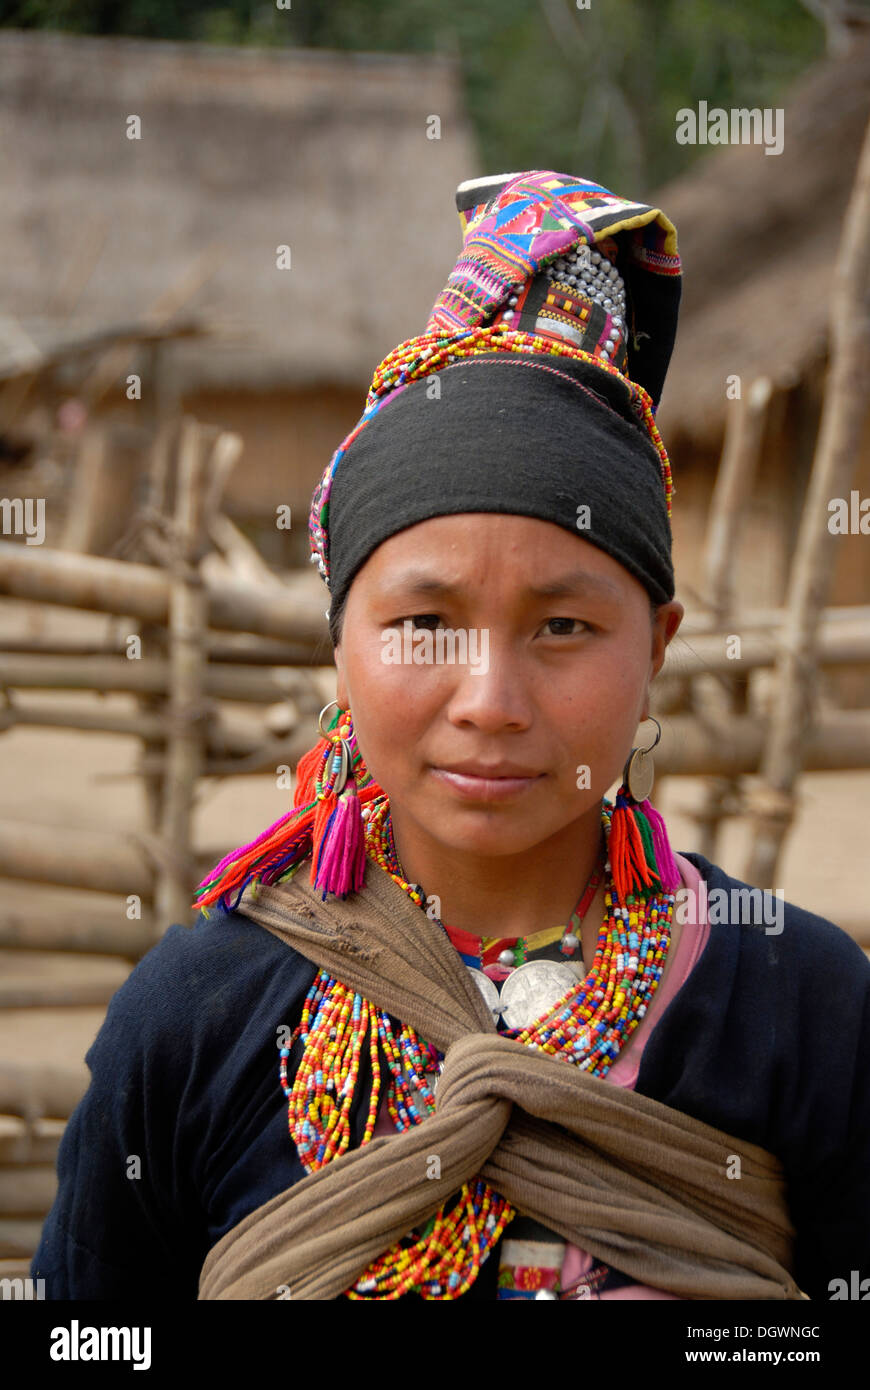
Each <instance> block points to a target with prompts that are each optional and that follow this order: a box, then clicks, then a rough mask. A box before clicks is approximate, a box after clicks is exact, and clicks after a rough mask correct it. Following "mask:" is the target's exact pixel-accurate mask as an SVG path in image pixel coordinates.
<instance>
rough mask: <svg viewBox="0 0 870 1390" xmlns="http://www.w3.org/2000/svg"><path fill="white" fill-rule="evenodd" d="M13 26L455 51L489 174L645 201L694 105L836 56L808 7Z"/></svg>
mask: <svg viewBox="0 0 870 1390" xmlns="http://www.w3.org/2000/svg"><path fill="white" fill-rule="evenodd" d="M0 25H2V26H6V27H12V28H20V29H58V30H65V31H67V32H70V33H78V34H108V35H122V34H123V35H131V36H136V37H140V38H153V39H181V40H184V39H189V40H196V41H199V42H206V43H215V44H258V45H263V46H285V45H287V46H290V47H294V48H328V49H330V48H331V49H339V50H351V51H362V52H368V53H447V54H451V55H453V56H455V57H457V58H458V60H459V62H460V64H461V70H462V76H463V84H464V91H465V102H466V107H467V110H468V113H469V117H470V119H471V122H472V124H473V126H474V128H475V130H476V133H477V139H478V143H479V146H480V152H481V167H482V169H483V170H492V171H498V170H507V169H519V168H558V169H563V170H566V171H574V172H577V173H582V174H584V175H587V176H591V177H593V178H596V179H599V180H600V181H602V182H604V183H606V184H608V185H609V186H610V187H612V188H615V189H630V190H631V192H632V194H633V195H634V196H637V197H643V196H644V195H645V194H646V193H647V192H650V191H651V190H652V189H653V188H654V187H655V186H656V185H657V184H659V183H661V182H663V181H664V180H665V179H668V178H670V177H673V176H674V175H676V174H679V173H681V172H682V171H683V170H684V169H685V168H686V167H687V166H688V165H689V164H690V163H691V162H692V160H693V159H694V158H696V157H697V156H698V155H699V154H703V153H704V148H703V147H700V148H694V147H692V146H685V145H678V144H677V143H676V140H675V138H674V136H675V124H676V122H675V113H676V111H677V110H678V109H679V108H680V107H684V106H696V105H697V103H698V102H699V101H700V100H705V101H707V102H708V103H709V104H710V105H711V106H724V107H726V108H730V107H731V106H776V105H781V104H782V98H783V94H784V92H785V91H786V89H787V87H788V85H789V84H790V83H791V82H792V81H793V80H794V79H795V77H796V76H797V75H798V74H799V73H800V72H801V71H802V70H803V69H804V68H805V67H806V66H807V65H808V64H809V63H811V62H812V61H814V60H815V59H817V58H819V57H821V56H823V54H824V34H823V31H822V28H821V26H820V24H819V23H818V22H817V21H816V20H815V19H814V18H813V17H812V16H811V15H810V14H809V12H808V11H807V10H806V9H805V8H804V6H803V5H802V4H801V3H800V0H728V3H727V4H725V3H723V0H590V6H589V9H579V8H578V7H577V3H576V0H455V3H453V4H449V5H444V4H439V3H437V0H435V2H433V0H291V8H290V9H278V7H277V4H276V3H275V0H272V3H268V2H267V0H223V3H220V0H219V3H218V5H217V6H215V5H214V4H213V3H209V0H0Z"/></svg>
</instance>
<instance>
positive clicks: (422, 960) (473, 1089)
mask: <svg viewBox="0 0 870 1390" xmlns="http://www.w3.org/2000/svg"><path fill="white" fill-rule="evenodd" d="M240 911H242V912H243V913H244V914H245V915H246V916H248V917H250V918H252V919H253V920H254V921H256V922H259V923H260V924H261V925H262V926H264V927H266V928H267V929H268V930H269V931H271V932H273V933H274V934H275V935H276V936H278V937H280V939H281V940H282V941H286V942H287V944H288V945H290V946H292V947H293V948H294V949H295V950H297V951H298V952H299V953H300V954H301V955H303V956H305V957H306V958H307V959H308V960H311V961H313V962H315V964H317V965H318V966H320V967H322V968H323V969H325V970H327V971H329V972H330V974H332V975H334V976H335V977H336V978H337V979H340V980H341V981H342V982H343V983H344V984H346V985H348V986H349V987H350V988H352V989H354V990H356V991H357V992H358V993H359V994H362V995H363V996H364V997H365V998H367V999H369V1000H370V1001H371V1002H373V1003H374V1004H376V1005H378V1006H379V1007H380V1008H382V1009H385V1010H386V1011H387V1012H388V1013H390V1014H392V1015H393V1017H395V1018H399V1019H401V1020H402V1022H403V1023H407V1024H410V1025H411V1026H412V1027H414V1028H415V1029H417V1031H418V1032H419V1033H420V1034H421V1035H422V1036H423V1037H424V1038H426V1040H427V1041H428V1042H431V1043H434V1044H435V1046H436V1047H437V1048H438V1049H439V1051H441V1052H443V1053H444V1054H445V1058H444V1070H443V1073H442V1075H441V1078H440V1080H439V1083H438V1093H437V1104H436V1109H435V1111H434V1113H433V1114H431V1115H430V1116H428V1117H427V1118H426V1119H425V1120H424V1122H423V1123H422V1124H420V1125H416V1126H414V1127H412V1128H411V1129H410V1130H407V1131H406V1132H405V1133H402V1134H395V1135H391V1136H384V1137H380V1138H377V1139H374V1140H372V1141H371V1142H370V1143H368V1144H365V1145H363V1146H362V1147H360V1148H357V1149H354V1150H351V1151H350V1152H348V1153H345V1154H344V1155H342V1157H341V1158H338V1159H335V1160H333V1162H331V1163H329V1164H327V1165H326V1166H325V1167H323V1168H321V1169H320V1170H319V1171H318V1172H316V1173H312V1174H310V1175H309V1176H308V1177H306V1178H304V1179H303V1180H302V1181H300V1182H297V1183H295V1184H294V1185H293V1186H292V1187H290V1188H289V1189H288V1190H287V1191H285V1192H281V1193H279V1194H278V1195H277V1196H276V1197H273V1198H271V1200H270V1201H268V1202H265V1203H264V1204H263V1205H262V1206H260V1207H258V1208H257V1210H256V1211H253V1212H251V1213H250V1215H248V1216H247V1217H245V1218H244V1219H243V1220H242V1221H240V1222H239V1224H238V1225H237V1226H235V1227H234V1228H233V1230H231V1231H228V1232H227V1234H226V1235H225V1236H223V1237H222V1238H221V1240H219V1241H218V1242H217V1244H216V1245H215V1246H214V1247H213V1248H212V1250H211V1251H210V1252H209V1254H208V1256H207V1258H206V1260H205V1263H204V1265H203V1268H202V1273H201V1275H200V1289H199V1297H200V1298H201V1299H277V1298H280V1297H284V1298H286V1297H291V1298H294V1299H298V1298H302V1299H328V1298H334V1297H337V1296H339V1295H340V1294H342V1293H343V1292H345V1291H346V1290H347V1289H348V1288H350V1287H351V1286H352V1285H353V1284H354V1283H355V1281H356V1280H357V1279H358V1278H359V1276H360V1275H361V1274H362V1273H363V1271H364V1270H365V1269H366V1268H367V1266H368V1265H369V1264H370V1263H371V1262H372V1260H374V1259H375V1258H376V1257H377V1256H378V1255H380V1254H382V1253H383V1252H384V1251H385V1250H386V1249H388V1248H389V1246H391V1245H392V1244H393V1243H394V1242H396V1241H398V1240H400V1239H401V1238H402V1237H403V1236H405V1235H406V1234H407V1233H408V1232H409V1231H411V1230H412V1229H414V1228H416V1227H418V1226H420V1225H422V1224H423V1223H425V1222H426V1221H427V1220H428V1219H429V1217H430V1216H432V1215H433V1213H434V1212H436V1211H437V1209H438V1208H439V1207H440V1206H441V1204H442V1203H443V1202H444V1201H445V1200H446V1199H447V1198H449V1197H450V1196H451V1195H452V1194H454V1193H456V1192H457V1191H458V1190H459V1188H460V1187H461V1186H462V1184H463V1183H464V1182H467V1181H469V1180H471V1179H473V1178H475V1177H476V1176H478V1175H479V1176H480V1177H482V1178H483V1179H484V1180H485V1181H486V1182H487V1183H489V1184H490V1186H491V1187H493V1188H494V1189H495V1190H496V1191H497V1192H498V1193H500V1194H501V1195H502V1196H503V1197H505V1198H506V1199H507V1200H508V1201H509V1202H510V1203H511V1205H512V1206H513V1207H514V1208H515V1209H516V1210H518V1211H521V1212H524V1213H525V1214H526V1215H528V1216H531V1217H534V1218H535V1219H536V1220H538V1221H540V1222H542V1223H543V1224H544V1225H546V1226H548V1227H549V1228H550V1229H551V1230H553V1231H555V1232H557V1233H558V1234H559V1235H560V1236H561V1237H562V1238H563V1239H564V1240H566V1241H570V1242H571V1243H572V1244H574V1245H577V1246H579V1247H580V1248H581V1249H583V1250H586V1251H588V1252H589V1253H590V1254H591V1255H592V1256H594V1257H595V1258H596V1259H598V1260H601V1261H603V1262H605V1263H606V1264H609V1265H612V1266H614V1267H615V1268H616V1269H618V1270H620V1271H621V1272H622V1273H624V1274H626V1275H629V1276H631V1277H633V1278H634V1279H636V1280H637V1281H638V1282H639V1283H643V1284H648V1285H651V1286H652V1287H654V1288H658V1289H662V1290H665V1291H666V1292H669V1293H672V1294H675V1295H677V1296H678V1297H681V1298H692V1299H800V1298H805V1297H806V1295H805V1294H802V1293H801V1291H800V1290H799V1289H798V1287H797V1285H796V1284H795V1282H794V1279H793V1278H792V1276H791V1274H790V1273H789V1269H790V1266H791V1262H792V1248H793V1239H794V1229H793V1227H792V1224H791V1221H790V1219H789V1213H788V1207H787V1203H786V1197H785V1182H784V1174H783V1169H782V1165H781V1164H780V1162H779V1160H778V1159H777V1158H775V1157H774V1156H773V1155H772V1154H769V1153H767V1152H766V1151H765V1150H764V1149H762V1148H760V1147H759V1146H757V1145H755V1144H750V1143H747V1142H746V1141H744V1140H742V1139H735V1138H733V1137H732V1136H730V1135H728V1134H724V1133H722V1132H721V1131H720V1130H717V1129H714V1128H712V1127H711V1126H710V1125H706V1124H703V1123H701V1121H699V1120H695V1119H693V1118H691V1117H690V1116H688V1115H684V1114H682V1113H681V1112H680V1111H678V1110H674V1109H672V1108H671V1107H669V1106H666V1105H662V1104H661V1103H660V1102H659V1101H656V1100H651V1099H650V1098H649V1097H647V1096H643V1095H639V1094H638V1093H637V1092H635V1091H627V1090H624V1089H622V1088H621V1087H618V1086H613V1085H611V1084H609V1083H608V1082H607V1081H605V1080H602V1079H600V1078H598V1077H593V1076H589V1075H588V1074H587V1073H586V1072H583V1071H579V1070H578V1069H577V1068H576V1067H574V1066H571V1065H570V1064H568V1063H566V1062H564V1061H562V1060H559V1059H558V1058H554V1057H551V1056H548V1055H546V1054H544V1053H542V1052H538V1051H533V1050H532V1049H530V1048H528V1047H525V1046H523V1045H522V1044H520V1043H517V1042H515V1041H514V1040H512V1039H510V1038H505V1037H502V1036H500V1035H499V1034H498V1033H497V1031H496V1028H495V1024H494V1022H493V1019H492V1015H491V1014H490V1012H489V1010H488V1009H487V1007H486V1005H485V1003H484V1001H483V999H482V997H481V995H480V993H479V991H478V989H477V986H476V985H475V983H474V981H473V979H472V978H471V976H470V975H469V973H468V971H467V970H466V968H465V965H464V964H463V962H462V960H461V959H460V957H459V955H458V953H457V952H456V951H455V950H454V948H453V946H452V945H451V943H450V941H449V938H448V937H447V936H446V934H445V933H444V932H442V931H441V930H440V929H439V928H437V927H434V926H433V924H432V923H431V922H429V921H428V920H427V918H426V915H425V914H424V913H423V912H421V910H420V909H419V908H418V907H417V906H415V904H414V903H413V902H412V901H411V899H410V898H409V897H408V895H407V894H406V893H405V892H404V891H403V890H402V889H401V888H399V886H398V885H397V884H396V883H394V881H393V880H392V879H391V878H390V876H389V875H388V874H387V873H385V872H384V870H383V869H381V868H379V866H378V865H376V864H375V863H374V862H373V861H372V860H370V859H369V860H367V862H366V881H365V886H364V888H363V889H362V890H361V891H360V892H359V893H352V894H350V895H349V896H348V897H347V898H346V899H344V900H341V899H333V898H331V899H329V901H327V902H322V901H321V897H320V893H319V892H318V891H316V890H315V889H314V888H312V886H311V884H310V882H309V878H308V871H307V867H306V868H302V869H300V871H299V872H298V873H297V874H296V876H295V877H294V878H293V879H291V880H289V881H288V882H287V883H284V884H279V885H276V886H274V887H259V888H258V889H257V890H256V894H253V893H252V892H251V891H250V889H248V890H246V891H245V894H244V895H243V898H242V901H241V904H240ZM735 1155H736V1156H737V1157H739V1160H740V1177H739V1178H733V1179H732V1178H729V1177H728V1176H727V1170H728V1165H729V1163H733V1158H734V1156H735ZM434 1158H437V1159H438V1163H437V1164H435V1163H433V1162H432V1161H431V1160H432V1159H434ZM434 1174H438V1175H437V1176H434ZM288 1289H289V1293H288V1292H287V1290H288Z"/></svg>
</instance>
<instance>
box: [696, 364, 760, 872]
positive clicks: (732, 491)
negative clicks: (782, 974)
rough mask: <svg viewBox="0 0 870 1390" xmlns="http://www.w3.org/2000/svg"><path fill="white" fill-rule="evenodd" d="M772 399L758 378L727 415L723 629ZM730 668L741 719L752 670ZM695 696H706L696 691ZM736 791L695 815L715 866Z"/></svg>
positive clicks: (713, 789)
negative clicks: (726, 818) (746, 507)
mask: <svg viewBox="0 0 870 1390" xmlns="http://www.w3.org/2000/svg"><path fill="white" fill-rule="evenodd" d="M770 397H771V383H770V381H769V380H768V378H767V377H759V378H758V380H756V381H754V382H753V383H752V385H751V386H750V388H749V391H748V392H747V394H746V396H741V397H740V399H739V400H738V401H737V402H735V409H734V410H733V412H729V414H728V415H727V416H726V420H727V425H726V434H725V446H724V449H723V451H722V459H721V462H720V464H719V469H718V472H717V475H716V484H715V487H714V489H713V497H712V501H711V504H710V524H709V530H708V533H707V541H706V564H705V577H706V599H707V603H708V605H709V609H710V611H711V613H712V614H713V616H714V618H715V621H716V624H717V626H719V627H721V626H723V625H725V624H727V622H728V619H729V616H730V615H731V613H732V612H733V610H734V607H735V592H734V578H735V573H736V568H737V563H736V562H737V554H738V550H739V538H740V520H741V516H742V515H743V512H744V509H745V506H746V500H747V498H748V496H749V494H750V493H751V491H752V486H753V483H754V480H755V474H756V470H757V467H758V459H759V455H760V453H761V444H762V438H763V435H764V422H765V419H766V416H767V407H768V404H769V401H770ZM741 652H742V648H741ZM723 654H724V653H723ZM730 664H731V668H732V669H731V671H729V672H728V677H727V678H726V679H725V680H724V682H723V683H724V686H725V689H724V692H723V693H724V696H725V701H724V703H725V707H726V708H727V709H728V710H730V712H731V713H732V714H740V713H743V712H745V710H746V697H747V693H748V668H747V667H746V666H744V665H743V663H742V661H741V662H739V663H735V662H734V661H732V662H731V663H730ZM693 696H695V698H699V697H701V692H700V691H698V690H697V687H696V688H695V690H693ZM735 791H736V786H735V783H734V782H733V781H732V780H731V779H730V778H727V777H726V778H722V777H716V778H712V779H711V780H710V781H708V782H707V784H706V786H705V788H704V793H703V797H702V802H701V805H700V807H699V808H698V810H697V811H695V812H694V813H693V819H694V820H695V823H696V825H697V831H698V833H697V845H698V851H699V853H701V854H703V855H704V856H705V857H706V858H707V859H709V860H711V861H713V862H715V859H716V852H717V844H718V840H719V832H720V829H721V825H722V820H723V818H724V816H725V815H726V814H727V813H728V811H729V809H730V808H731V806H732V805H733V803H734V799H735Z"/></svg>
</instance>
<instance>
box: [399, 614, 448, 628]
mask: <svg viewBox="0 0 870 1390" xmlns="http://www.w3.org/2000/svg"><path fill="white" fill-rule="evenodd" d="M402 621H403V622H412V623H413V624H414V625H415V626H417V625H418V624H419V625H420V626H421V627H429V626H430V624H431V625H432V626H435V627H437V626H438V624H439V623H440V621H441V614H440V613H415V614H414V616H413V617H412V618H410V619H408V618H405V619H403V620H402Z"/></svg>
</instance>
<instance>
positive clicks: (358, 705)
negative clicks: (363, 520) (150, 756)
mask: <svg viewBox="0 0 870 1390" xmlns="http://www.w3.org/2000/svg"><path fill="white" fill-rule="evenodd" d="M682 614H683V609H682V606H681V605H680V604H679V603H676V602H671V603H669V604H665V605H663V607H661V608H660V609H659V610H658V612H657V613H656V615H655V618H654V619H652V618H651V615H650V602H649V597H648V595H647V593H646V590H645V589H644V588H643V587H642V586H641V585H640V584H639V583H638V582H637V580H636V579H634V578H633V577H632V575H630V574H629V573H628V571H627V570H625V569H623V568H622V566H621V565H619V564H618V563H617V561H616V560H614V559H612V558H611V557H610V556H609V555H606V554H605V553H604V552H603V551H601V550H598V549H596V547H595V546H593V545H591V544H590V543H589V542H588V541H585V540H583V539H582V538H580V537H574V536H572V535H571V534H570V533H569V532H568V531H566V530H565V529H564V528H563V527H561V526H556V525H554V524H553V523H551V522H548V521H539V520H537V519H535V518H532V517H525V516H512V515H499V514H493V513H474V514H467V513H466V514H462V515H457V516H443V517H434V518H432V519H431V520H429V521H422V522H419V523H418V524H417V525H416V526H411V527H409V528H408V529H406V530H404V531H401V532H399V533H398V534H397V535H395V536H392V537H390V538H389V539H388V540H386V541H384V542H383V543H382V544H381V545H380V546H378V548H377V550H375V551H374V553H373V554H372V555H371V556H370V557H369V559H368V561H367V562H366V564H365V565H364V566H363V567H362V569H360V570H359V572H358V573H357V575H356V576H355V578H354V581H353V584H352V585H351V588H350V592H349V594H348V597H347V602H346V606H345V612H344V621H343V627H342V637H341V642H340V644H339V646H338V647H336V649H335V662H336V667H337V669H338V684H337V695H338V699H339V701H340V702H341V705H342V707H343V708H348V707H349V708H350V710H351V713H352V717H353V723H354V729H355V731H356V736H357V741H358V743H359V747H360V751H361V752H362V755H363V757H364V759H365V761H366V764H367V766H368V769H369V771H370V773H371V774H372V776H373V777H374V778H375V780H376V781H377V782H378V783H379V784H380V786H381V787H383V789H384V791H386V792H387V794H388V795H389V797H390V804H391V807H392V809H393V814H394V816H395V817H396V821H397V824H398V823H399V817H400V816H401V817H402V818H405V819H406V823H407V818H410V820H412V821H413V822H415V823H416V827H417V829H418V831H419V832H420V833H422V834H423V835H424V836H427V837H433V836H434V837H435V838H436V839H437V840H438V841H439V842H440V843H441V844H443V845H445V846H450V847H453V848H454V849H457V850H462V851H466V852H471V853H478V854H481V855H510V854H518V853H522V852H523V851H525V850H528V849H531V848H533V847H534V846H535V845H537V844H539V843H540V842H542V841H544V840H547V839H549V838H550V837H552V836H554V835H558V833H559V832H560V831H562V830H565V829H566V828H567V827H568V826H570V825H571V824H572V823H573V822H574V821H576V820H577V819H578V818H579V817H581V816H583V815H584V814H585V813H587V812H589V811H590V809H591V807H592V806H593V805H594V806H598V805H600V802H601V798H602V797H603V796H604V795H605V793H606V792H607V790H608V788H609V787H610V786H611V785H612V784H613V783H614V782H615V781H617V780H618V779H619V777H620V775H621V773H622V768H623V765H624V763H625V759H626V757H627V756H628V753H629V750H630V749H631V746H632V743H633V740H634V736H635V733H636V731H637V726H638V724H639V723H640V722H641V720H643V719H644V718H646V717H647V713H648V691H649V683H650V681H651V679H652V677H653V676H654V675H655V674H656V672H657V671H658V670H659V668H660V666H661V664H662V661H663V659H664V652H665V647H666V646H667V643H668V642H669V641H670V639H671V637H672V636H673V635H674V633H675V632H676V630H677V627H678V626H679V623H680V621H681V618H682ZM406 620H408V622H409V623H410V625H411V626H410V627H409V628H407V629H406V626H405V624H406ZM427 628H428V629H429V630H430V635H427V636H426V637H423V636H422V635H421V632H422V630H423V629H427ZM439 628H441V629H450V630H452V631H453V632H454V633H458V634H459V635H458V637H456V638H452V639H451V638H446V637H444V636H442V638H441V639H438V638H437V637H436V631H437V629H439ZM460 630H461V631H460ZM406 632H407V635H405V634H406ZM463 632H464V634H465V638H464V639H463V637H462V633H463ZM391 634H392V635H391ZM414 634H416V637H415V635H414ZM463 640H465V641H466V642H467V650H468V653H469V655H470V658H471V659H470V660H468V661H466V663H465V664H457V662H458V658H459V657H460V656H461V655H462V654H463V648H462V646H461V643H462V642H463ZM451 642H455V644H456V645H455V647H454V648H453V651H454V658H455V659H454V663H451V662H449V661H448V660H447V659H446V657H447V656H448V655H449V654H450V652H451V645H450V643H451ZM422 643H426V644H428V656H429V658H430V659H429V660H420V661H417V662H415V661H413V660H408V659H407V658H409V657H413V654H414V652H415V651H416V652H417V654H418V656H421V657H425V656H426V655H427V646H426V645H420V644H422ZM439 644H440V652H441V658H440V659H439ZM388 657H389V658H391V659H387V658H388ZM463 764H470V765H472V770H473V771H477V772H487V771H489V772H491V773H492V777H491V778H489V779H485V778H484V779H480V778H478V779H474V778H473V777H472V776H471V775H470V774H469V771H468V769H466V774H465V775H463V774H462V773H460V772H456V771H455V770H456V769H457V768H459V767H460V766H461V765H463ZM502 764H509V765H510V766H508V767H507V768H505V767H503V766H500V765H502ZM451 769H453V770H454V772H453V775H451V773H450V770H451ZM584 769H588V771H584ZM505 772H507V773H511V772H513V773H516V774H517V776H516V777H513V778H508V779H506V780H501V781H500V785H495V786H494V785H493V782H494V781H495V779H496V778H498V777H499V775H500V774H502V773H505Z"/></svg>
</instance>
